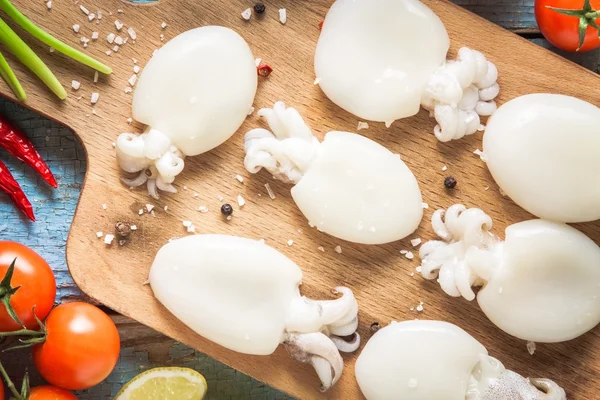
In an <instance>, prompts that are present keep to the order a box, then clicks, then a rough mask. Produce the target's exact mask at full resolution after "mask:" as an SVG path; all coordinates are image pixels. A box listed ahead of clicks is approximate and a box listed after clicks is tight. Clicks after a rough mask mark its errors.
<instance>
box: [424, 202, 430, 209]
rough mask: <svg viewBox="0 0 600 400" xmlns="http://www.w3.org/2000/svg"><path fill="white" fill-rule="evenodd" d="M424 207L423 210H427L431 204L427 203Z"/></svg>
mask: <svg viewBox="0 0 600 400" xmlns="http://www.w3.org/2000/svg"><path fill="white" fill-rule="evenodd" d="M422 206H423V208H424V209H425V210H427V209H428V208H429V204H427V203H425V202H424V203H423V204H422Z"/></svg>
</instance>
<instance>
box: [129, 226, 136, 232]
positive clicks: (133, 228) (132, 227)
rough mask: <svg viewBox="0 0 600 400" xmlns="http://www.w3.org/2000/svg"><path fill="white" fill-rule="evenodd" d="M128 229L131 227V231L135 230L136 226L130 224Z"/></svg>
mask: <svg viewBox="0 0 600 400" xmlns="http://www.w3.org/2000/svg"><path fill="white" fill-rule="evenodd" d="M129 229H131V230H132V231H137V226H135V225H131V226H130V227H129Z"/></svg>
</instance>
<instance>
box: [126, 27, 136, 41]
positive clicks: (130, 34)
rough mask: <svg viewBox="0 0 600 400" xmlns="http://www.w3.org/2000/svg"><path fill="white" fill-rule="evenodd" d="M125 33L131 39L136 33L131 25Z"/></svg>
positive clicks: (134, 37)
mask: <svg viewBox="0 0 600 400" xmlns="http://www.w3.org/2000/svg"><path fill="white" fill-rule="evenodd" d="M127 33H128V34H129V37H130V38H131V40H135V39H137V34H136V33H135V30H133V28H132V27H129V28H127Z"/></svg>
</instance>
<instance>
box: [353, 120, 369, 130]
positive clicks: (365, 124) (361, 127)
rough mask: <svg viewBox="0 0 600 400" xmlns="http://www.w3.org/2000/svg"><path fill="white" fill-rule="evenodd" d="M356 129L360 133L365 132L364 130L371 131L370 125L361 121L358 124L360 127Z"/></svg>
mask: <svg viewBox="0 0 600 400" xmlns="http://www.w3.org/2000/svg"><path fill="white" fill-rule="evenodd" d="M356 129H357V130H359V131H360V130H363V129H369V124H368V123H366V122H362V121H359V122H358V126H357V127H356Z"/></svg>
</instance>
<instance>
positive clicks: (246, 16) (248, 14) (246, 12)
mask: <svg viewBox="0 0 600 400" xmlns="http://www.w3.org/2000/svg"><path fill="white" fill-rule="evenodd" d="M250 17H252V9H251V8H246V9H245V10H244V11H242V18H244V19H245V20H246V21H250Z"/></svg>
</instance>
